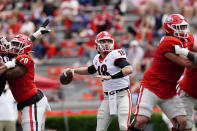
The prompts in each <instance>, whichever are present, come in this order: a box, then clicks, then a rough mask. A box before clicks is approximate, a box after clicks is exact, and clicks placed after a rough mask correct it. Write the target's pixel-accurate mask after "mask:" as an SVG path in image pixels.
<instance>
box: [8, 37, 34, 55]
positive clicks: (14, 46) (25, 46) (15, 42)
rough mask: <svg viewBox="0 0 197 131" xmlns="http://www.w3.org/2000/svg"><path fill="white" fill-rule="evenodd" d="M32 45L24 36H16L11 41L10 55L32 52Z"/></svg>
mask: <svg viewBox="0 0 197 131" xmlns="http://www.w3.org/2000/svg"><path fill="white" fill-rule="evenodd" d="M32 48H33V44H32V42H31V41H30V40H28V36H26V35H24V34H19V35H16V36H15V37H14V38H13V39H12V40H11V46H10V53H11V54H14V55H21V54H26V53H29V52H30V51H32Z"/></svg>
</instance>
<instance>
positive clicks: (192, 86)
mask: <svg viewBox="0 0 197 131" xmlns="http://www.w3.org/2000/svg"><path fill="white" fill-rule="evenodd" d="M196 80H197V69H196V68H187V69H186V70H185V74H184V77H183V79H182V80H181V82H180V83H179V86H180V88H181V89H182V90H184V91H185V92H186V93H187V94H189V95H191V96H192V97H194V98H196V99H197V82H196Z"/></svg>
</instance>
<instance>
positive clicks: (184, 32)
mask: <svg viewBox="0 0 197 131" xmlns="http://www.w3.org/2000/svg"><path fill="white" fill-rule="evenodd" d="M164 29H165V32H166V34H165V36H164V37H163V38H162V39H161V41H160V43H159V45H158V47H157V49H156V53H155V56H154V60H153V62H152V65H151V66H150V67H149V69H148V70H147V71H146V72H145V74H144V77H143V79H142V81H141V86H140V93H139V97H138V104H137V106H136V110H135V117H134V119H133V121H132V123H131V125H130V127H129V130H131V131H133V130H141V129H143V128H144V127H145V125H146V123H147V122H148V119H149V118H150V116H151V114H152V111H153V108H154V106H155V105H158V106H159V107H160V108H161V109H162V111H163V112H164V113H165V114H166V115H167V117H168V118H169V119H170V120H171V121H172V123H173V126H174V127H173V129H172V130H181V131H183V130H184V129H185V127H186V112H185V109H184V105H183V103H182V102H181V99H180V98H179V97H178V96H177V95H176V85H177V81H178V80H179V79H180V77H181V75H182V74H183V72H184V68H185V67H197V66H196V65H195V64H193V62H192V61H190V60H189V59H187V58H185V57H181V56H178V55H176V54H175V53H174V50H173V48H172V46H173V45H179V46H181V47H187V48H189V49H192V48H193V45H194V38H193V35H192V34H191V33H190V32H189V24H188V22H187V21H186V19H185V18H184V17H183V16H182V15H180V14H172V15H169V16H168V17H167V18H166V20H165V22H164Z"/></svg>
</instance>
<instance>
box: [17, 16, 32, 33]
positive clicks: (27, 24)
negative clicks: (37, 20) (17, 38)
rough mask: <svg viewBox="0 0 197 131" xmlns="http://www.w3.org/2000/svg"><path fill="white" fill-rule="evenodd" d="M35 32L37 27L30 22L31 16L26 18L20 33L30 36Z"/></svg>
mask: <svg viewBox="0 0 197 131" xmlns="http://www.w3.org/2000/svg"><path fill="white" fill-rule="evenodd" d="M34 31H35V25H34V23H33V22H32V21H31V20H30V18H29V16H27V15H26V16H25V21H24V23H22V25H21V29H20V32H21V33H23V34H27V35H30V34H33V33H34Z"/></svg>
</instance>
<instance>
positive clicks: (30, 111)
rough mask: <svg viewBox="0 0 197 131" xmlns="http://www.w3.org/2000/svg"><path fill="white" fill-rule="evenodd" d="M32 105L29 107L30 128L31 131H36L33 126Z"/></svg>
mask: <svg viewBox="0 0 197 131" xmlns="http://www.w3.org/2000/svg"><path fill="white" fill-rule="evenodd" d="M32 113H33V112H32V105H30V106H29V118H30V128H31V131H34V125H33V116H32Z"/></svg>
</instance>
